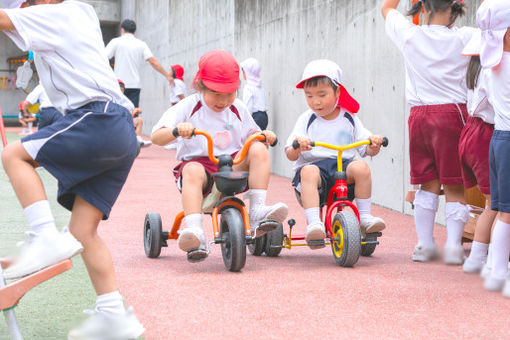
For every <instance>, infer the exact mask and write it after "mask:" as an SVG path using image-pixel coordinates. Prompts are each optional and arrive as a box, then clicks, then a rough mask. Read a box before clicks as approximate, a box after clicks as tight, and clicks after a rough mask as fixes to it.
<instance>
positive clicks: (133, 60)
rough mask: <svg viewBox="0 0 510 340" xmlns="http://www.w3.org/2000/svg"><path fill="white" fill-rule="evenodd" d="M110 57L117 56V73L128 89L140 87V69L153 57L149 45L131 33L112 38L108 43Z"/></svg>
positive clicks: (107, 48)
mask: <svg viewBox="0 0 510 340" xmlns="http://www.w3.org/2000/svg"><path fill="white" fill-rule="evenodd" d="M106 55H107V56H108V58H110V59H111V58H113V57H115V75H116V76H117V78H119V79H121V80H122V81H123V82H124V84H126V88H127V89H139V88H140V87H141V85H140V69H141V68H142V65H143V63H144V62H145V61H146V60H147V59H149V58H151V57H152V52H151V50H150V49H149V46H147V44H146V43H145V42H143V41H141V40H140V39H137V38H136V37H135V36H134V35H133V34H131V33H125V34H123V35H122V36H120V37H118V38H115V39H112V40H111V41H110V42H109V43H108V45H106Z"/></svg>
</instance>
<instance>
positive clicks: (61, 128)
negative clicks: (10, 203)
mask: <svg viewBox="0 0 510 340" xmlns="http://www.w3.org/2000/svg"><path fill="white" fill-rule="evenodd" d="M21 141H22V143H23V147H24V148H25V150H26V151H27V153H28V154H29V155H30V156H31V157H32V158H33V159H34V160H36V161H37V162H38V163H39V164H40V165H41V166H42V167H44V168H45V169H46V170H48V172H50V173H51V174H52V175H53V176H54V177H55V178H56V179H57V180H58V202H59V203H60V204H61V205H62V206H63V207H65V208H66V209H68V210H72V208H73V204H74V199H75V196H76V195H78V196H80V197H81V198H83V199H84V200H85V201H87V202H88V203H90V204H92V205H93V206H94V207H96V208H97V209H99V210H100V211H101V212H103V219H107V218H108V216H109V214H110V210H111V208H112V206H113V204H114V203H115V200H116V199H117V197H118V195H119V193H120V191H121V189H122V186H123V185H124V182H125V181H126V178H127V176H128V174H129V170H130V169H131V166H132V165H133V161H134V159H135V157H136V152H137V145H138V143H137V141H136V136H135V130H134V128H133V119H132V118H131V114H130V113H129V111H128V110H127V109H126V108H124V107H123V106H120V105H117V104H114V103H112V102H92V103H89V104H87V105H85V106H83V107H81V108H79V109H76V110H70V111H68V112H67V114H66V115H65V116H64V117H62V118H60V119H59V120H58V121H56V122H55V123H54V124H52V125H50V126H47V127H46V128H44V129H42V130H39V131H38V132H36V133H34V134H32V135H29V136H27V137H25V138H23V139H22V140H21Z"/></svg>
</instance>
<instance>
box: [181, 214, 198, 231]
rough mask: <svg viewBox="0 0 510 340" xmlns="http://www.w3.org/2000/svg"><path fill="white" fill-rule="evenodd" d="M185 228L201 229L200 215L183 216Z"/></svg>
mask: <svg viewBox="0 0 510 340" xmlns="http://www.w3.org/2000/svg"><path fill="white" fill-rule="evenodd" d="M184 221H185V222H186V227H187V228H199V229H202V214H189V215H187V216H184Z"/></svg>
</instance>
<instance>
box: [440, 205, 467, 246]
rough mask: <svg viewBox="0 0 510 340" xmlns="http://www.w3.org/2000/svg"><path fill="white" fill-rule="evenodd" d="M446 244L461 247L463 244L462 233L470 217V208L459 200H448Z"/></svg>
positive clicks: (446, 208) (446, 206)
mask: <svg viewBox="0 0 510 340" xmlns="http://www.w3.org/2000/svg"><path fill="white" fill-rule="evenodd" d="M444 211H445V216H446V233H447V236H446V245H445V247H459V246H461V245H462V243H461V240H462V233H463V232H464V226H465V225H466V222H467V220H468V219H469V208H468V207H467V206H466V205H464V204H461V203H459V202H446V205H445V209H444Z"/></svg>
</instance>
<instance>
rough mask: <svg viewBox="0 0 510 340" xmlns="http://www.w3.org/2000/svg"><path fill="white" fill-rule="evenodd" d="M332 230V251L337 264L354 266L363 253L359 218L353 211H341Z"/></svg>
mask: <svg viewBox="0 0 510 340" xmlns="http://www.w3.org/2000/svg"><path fill="white" fill-rule="evenodd" d="M331 229H332V232H333V234H332V235H331V250H332V251H333V257H334V258H335V261H336V263H337V264H338V265H339V266H342V267H352V266H354V265H355V264H356V262H358V259H359V255H360V253H361V231H360V228H359V222H358V218H357V217H356V215H355V214H354V213H353V212H351V211H340V212H338V213H337V214H336V215H335V218H334V219H333V225H332V227H331Z"/></svg>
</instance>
